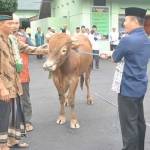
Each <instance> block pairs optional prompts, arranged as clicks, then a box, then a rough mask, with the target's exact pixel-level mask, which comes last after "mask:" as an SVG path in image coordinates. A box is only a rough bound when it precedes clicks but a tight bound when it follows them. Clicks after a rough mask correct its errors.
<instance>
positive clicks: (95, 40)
mask: <svg viewBox="0 0 150 150" xmlns="http://www.w3.org/2000/svg"><path fill="white" fill-rule="evenodd" d="M100 39H101V35H100V34H99V33H98V32H97V27H96V26H95V25H93V26H92V30H91V33H90V34H89V40H90V41H91V44H92V49H93V63H94V62H95V68H96V69H99V60H100V57H99V55H100ZM93 65H94V64H93ZM93 67H94V66H93Z"/></svg>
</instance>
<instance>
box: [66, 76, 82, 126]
mask: <svg viewBox="0 0 150 150" xmlns="http://www.w3.org/2000/svg"><path fill="white" fill-rule="evenodd" d="M78 82H79V77H74V78H72V83H71V85H70V88H69V95H68V100H69V105H70V107H71V121H70V127H71V128H79V127H80V125H79V122H78V119H77V115H76V112H75V93H76V89H77V85H78Z"/></svg>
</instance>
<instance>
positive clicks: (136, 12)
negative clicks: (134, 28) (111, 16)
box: [125, 7, 147, 18]
mask: <svg viewBox="0 0 150 150" xmlns="http://www.w3.org/2000/svg"><path fill="white" fill-rule="evenodd" d="M146 12H147V10H145V9H142V8H137V7H128V8H126V9H125V16H137V17H141V18H144V17H145V15H146Z"/></svg>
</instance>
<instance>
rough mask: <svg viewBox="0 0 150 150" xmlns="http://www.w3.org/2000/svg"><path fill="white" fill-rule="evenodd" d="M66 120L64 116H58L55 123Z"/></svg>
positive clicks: (61, 122)
mask: <svg viewBox="0 0 150 150" xmlns="http://www.w3.org/2000/svg"><path fill="white" fill-rule="evenodd" d="M65 122H66V118H65V116H59V117H58V119H57V121H56V123H57V124H64V123H65Z"/></svg>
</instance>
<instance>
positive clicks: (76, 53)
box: [43, 33, 93, 128]
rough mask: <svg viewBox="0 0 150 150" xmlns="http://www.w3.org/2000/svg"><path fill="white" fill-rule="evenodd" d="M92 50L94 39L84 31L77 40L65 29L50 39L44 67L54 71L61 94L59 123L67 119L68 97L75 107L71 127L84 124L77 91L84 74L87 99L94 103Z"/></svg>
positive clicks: (70, 103) (73, 107) (55, 80)
mask: <svg viewBox="0 0 150 150" xmlns="http://www.w3.org/2000/svg"><path fill="white" fill-rule="evenodd" d="M75 43H78V44H77V46H75ZM91 52H92V47H91V43H90V41H89V40H88V38H87V37H85V36H83V35H80V36H77V37H76V41H75V42H74V41H73V40H72V39H71V37H70V36H69V35H67V34H65V33H58V34H55V35H53V36H52V37H51V38H50V39H49V54H48V59H47V61H46V62H45V63H44V65H43V67H44V68H45V69H46V70H49V71H51V72H52V74H53V75H52V76H53V81H54V83H55V86H56V88H57V90H58V94H59V100H60V105H61V108H60V114H59V117H58V119H57V124H64V123H65V122H66V118H65V108H64V107H65V106H64V104H65V102H66V98H67V99H68V103H69V106H70V107H71V121H70V127H71V128H79V127H80V125H79V122H78V120H77V116H76V113H75V92H76V89H77V85H78V82H79V79H80V77H81V75H82V78H81V80H80V81H81V86H82V85H83V79H84V78H85V84H86V87H87V103H88V104H93V101H92V98H91V95H90V87H89V82H90V72H91V64H92V56H91V55H89V54H88V53H91Z"/></svg>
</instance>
